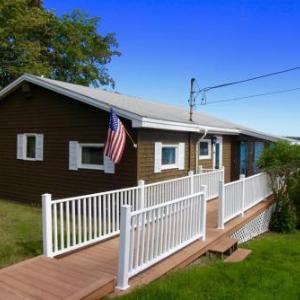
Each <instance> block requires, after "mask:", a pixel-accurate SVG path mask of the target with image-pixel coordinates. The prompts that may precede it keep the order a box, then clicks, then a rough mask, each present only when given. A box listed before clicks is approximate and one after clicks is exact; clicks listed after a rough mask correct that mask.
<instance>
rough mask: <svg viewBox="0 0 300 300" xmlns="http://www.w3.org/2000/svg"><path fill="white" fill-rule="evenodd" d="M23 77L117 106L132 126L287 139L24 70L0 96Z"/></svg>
mask: <svg viewBox="0 0 300 300" xmlns="http://www.w3.org/2000/svg"><path fill="white" fill-rule="evenodd" d="M24 81H26V82H31V83H33V84H36V85H39V86H42V87H44V88H47V89H49V90H52V91H55V92H57V93H61V94H64V95H66V96H68V97H70V98H73V99H75V100H78V101H81V102H84V103H87V104H89V105H92V106H94V107H97V108H100V109H103V110H107V111H108V110H109V109H110V107H114V108H115V110H116V111H117V113H118V114H119V115H120V116H122V117H125V118H127V119H130V120H131V121H132V125H133V127H146V128H159V129H168V130H178V131H191V132H204V131H205V132H211V133H222V134H246V135H250V136H255V137H259V138H262V139H267V140H271V141H276V140H280V139H287V138H284V137H278V136H275V135H270V134H266V133H263V132H259V131H256V130H253V129H250V128H247V127H244V126H242V125H238V124H235V123H232V122H230V121H225V120H222V119H219V118H215V117H212V116H209V115H207V114H204V113H201V112H195V113H194V115H193V121H189V111H188V108H186V109H185V108H182V107H178V106H173V105H168V104H164V103H160V102H156V101H149V100H145V99H142V98H139V97H134V96H127V95H124V94H120V93H117V92H113V91H106V90H102V89H95V88H92V87H86V86H82V85H78V84H72V83H67V82H63V81H58V80H53V79H48V78H43V77H38V76H34V75H30V74H25V75H23V76H21V77H20V78H18V79H17V80H16V81H14V82H13V83H11V84H10V85H8V86H7V87H6V88H4V89H3V90H2V91H1V92H0V99H1V98H3V97H5V96H6V95H7V94H8V93H10V92H11V91H13V90H14V89H15V88H17V87H18V86H19V85H21V84H22V83H23V82H24Z"/></svg>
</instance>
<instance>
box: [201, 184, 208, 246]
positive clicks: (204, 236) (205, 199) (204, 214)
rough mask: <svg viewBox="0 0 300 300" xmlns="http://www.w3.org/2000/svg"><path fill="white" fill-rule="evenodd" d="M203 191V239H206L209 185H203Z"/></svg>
mask: <svg viewBox="0 0 300 300" xmlns="http://www.w3.org/2000/svg"><path fill="white" fill-rule="evenodd" d="M201 190H202V191H203V209H202V215H201V227H202V230H203V232H202V240H203V241H205V240H206V202H207V185H201Z"/></svg>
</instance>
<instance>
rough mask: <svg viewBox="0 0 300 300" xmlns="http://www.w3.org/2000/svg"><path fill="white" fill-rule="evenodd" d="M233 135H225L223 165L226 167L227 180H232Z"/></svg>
mask: <svg viewBox="0 0 300 300" xmlns="http://www.w3.org/2000/svg"><path fill="white" fill-rule="evenodd" d="M232 143H233V140H232V137H231V136H226V135H224V136H223V158H222V159H223V166H224V168H225V182H229V181H231V180H232V179H231V166H232Z"/></svg>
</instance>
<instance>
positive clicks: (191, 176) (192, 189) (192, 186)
mask: <svg viewBox="0 0 300 300" xmlns="http://www.w3.org/2000/svg"><path fill="white" fill-rule="evenodd" d="M188 175H189V176H190V194H191V195H193V194H194V171H189V173H188Z"/></svg>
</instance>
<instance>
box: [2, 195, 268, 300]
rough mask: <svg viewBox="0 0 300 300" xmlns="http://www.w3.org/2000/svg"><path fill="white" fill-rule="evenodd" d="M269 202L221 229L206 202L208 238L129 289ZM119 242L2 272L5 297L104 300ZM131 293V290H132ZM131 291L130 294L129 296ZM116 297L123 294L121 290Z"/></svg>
mask: <svg viewBox="0 0 300 300" xmlns="http://www.w3.org/2000/svg"><path fill="white" fill-rule="evenodd" d="M271 203H272V202H271V200H270V199H268V200H265V201H263V202H261V203H260V204H258V205H256V206H255V207H253V208H252V209H250V210H248V211H247V212H246V213H245V215H244V217H243V218H242V217H237V218H235V219H233V220H231V221H230V222H228V223H227V224H226V226H225V229H224V230H219V229H217V228H216V227H217V200H212V201H210V202H208V204H207V238H206V240H205V241H200V240H199V241H196V242H194V243H192V244H190V245H189V246H187V247H185V248H184V249H182V250H180V251H178V252H177V253H175V254H173V255H171V256H169V257H168V258H166V259H165V260H163V261H161V262H159V263H158V264H156V265H154V266H152V267H150V268H149V269H147V270H146V271H144V272H142V273H140V274H138V275H137V276H135V277H133V278H132V279H131V280H130V289H132V288H135V287H136V286H138V285H141V284H146V283H149V282H151V281H153V280H155V279H157V278H159V277H161V276H163V275H164V274H166V273H167V272H169V271H171V270H173V269H177V268H182V267H184V266H186V265H188V264H190V263H192V262H193V261H194V260H196V259H197V258H198V257H199V256H201V255H203V254H205V253H206V252H207V251H208V249H209V247H210V246H212V245H213V244H214V243H217V242H218V241H219V240H220V239H222V238H223V237H224V236H228V235H230V234H231V233H232V232H234V231H236V230H237V229H239V228H240V227H242V226H243V225H244V224H245V223H247V222H248V221H249V220H251V219H253V218H254V217H255V216H256V215H258V214H259V213H261V212H262V211H264V210H265V209H266V208H267V207H268V206H269V205H270V204H271ZM118 247H119V238H113V239H111V240H108V241H105V242H102V243H99V244H96V245H94V246H91V247H89V248H85V249H82V250H79V251H77V252H75V253H72V254H69V255H66V256H63V257H60V258H47V257H44V256H38V257H36V258H33V259H29V260H26V261H24V262H21V263H18V264H16V265H13V266H10V267H7V268H4V269H2V270H0V299H1V300H2V299H3V300H4V299H5V300H7V299H10V300H14V299H47V300H48V299H68V300H71V299H100V298H102V297H104V296H105V295H108V294H111V293H113V292H115V285H116V276H117V271H118V270H117V269H118ZM130 289H129V290H130ZM129 290H126V292H128V291H129ZM116 294H120V292H118V291H116Z"/></svg>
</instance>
